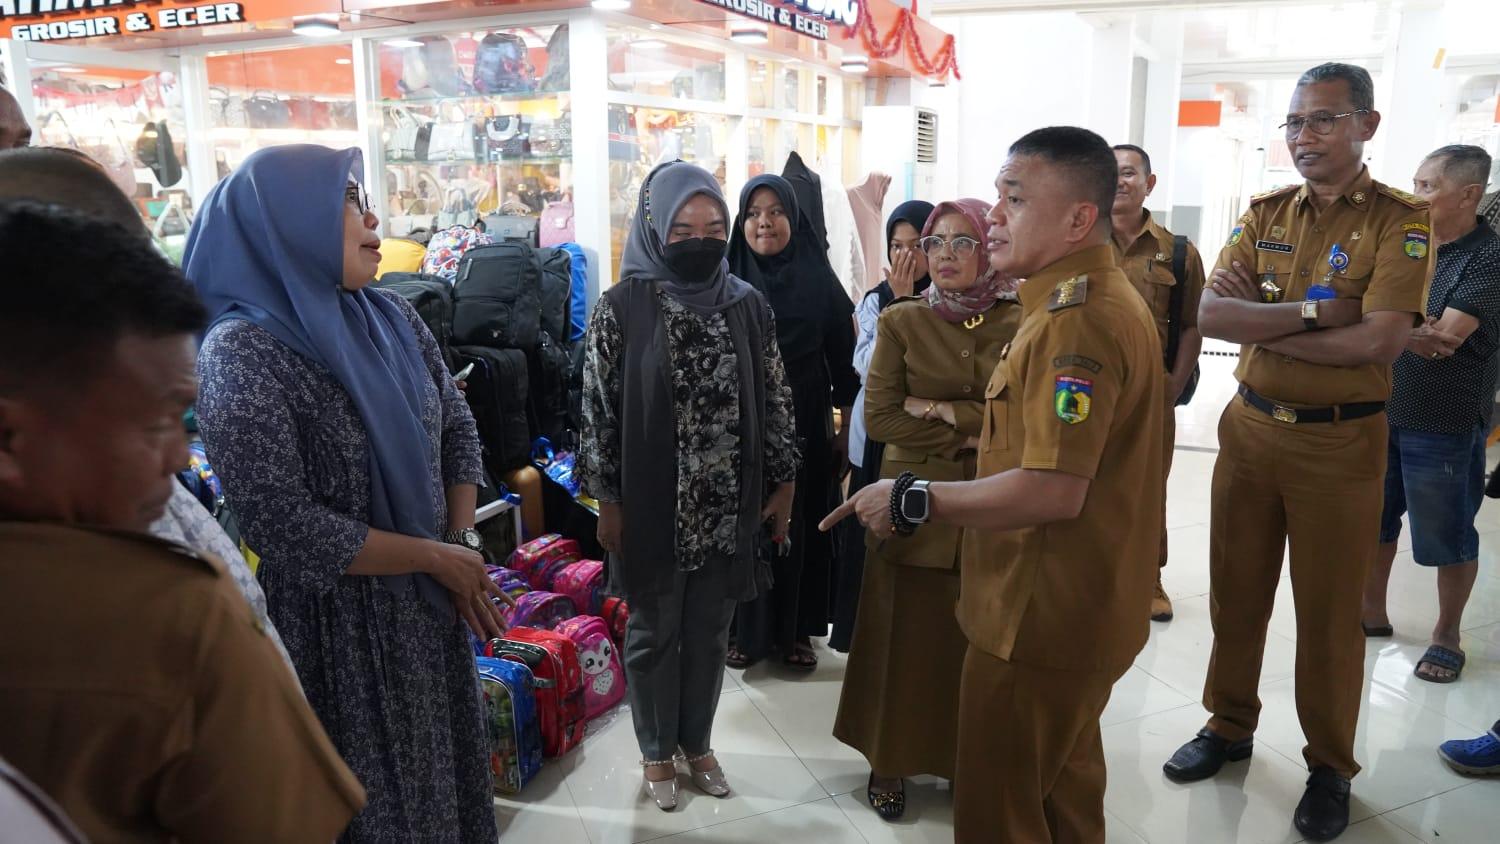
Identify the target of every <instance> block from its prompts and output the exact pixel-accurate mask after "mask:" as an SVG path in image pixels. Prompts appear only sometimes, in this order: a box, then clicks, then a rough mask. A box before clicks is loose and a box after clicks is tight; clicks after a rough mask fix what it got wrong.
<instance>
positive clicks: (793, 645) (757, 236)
mask: <svg viewBox="0 0 1500 844" xmlns="http://www.w3.org/2000/svg"><path fill="white" fill-rule="evenodd" d="M729 268H730V271H731V272H732V273H734V274H735V275H737V276H739V277H740V278H743V279H744V280H745V281H747V282H749V283H750V284H751V285H753V286H754V287H755V288H756V289H757V290H760V291H761V292H762V293H764V294H765V296H766V298H767V299H769V300H770V302H771V310H772V311H773V312H774V313H775V315H776V339H777V344H778V345H779V346H780V348H781V357H782V360H783V361H785V362H786V369H787V377H788V380H789V381H790V383H791V387H792V401H793V404H794V406H795V412H796V419H797V438H798V440H799V442H800V444H801V446H802V456H803V460H802V469H801V471H800V472H799V473H798V475H797V500H796V504H795V506H794V508H793V511H792V513H793V515H792V526H791V534H790V542H791V544H790V547H789V549H786V550H784V551H783V553H782V554H781V555H779V556H778V557H777V560H776V565H775V585H774V586H773V587H772V589H771V594H770V595H768V596H762V597H761V598H760V599H759V600H757V601H756V602H754V603H751V604H745V605H742V606H741V607H740V611H739V620H738V622H737V624H736V625H735V632H736V641H735V645H734V647H733V648H732V649H731V651H730V654H729V660H728V661H729V665H730V666H731V667H736V668H742V667H745V666H747V665H750V664H751V663H754V662H756V661H758V660H760V659H763V658H765V656H766V655H767V654H769V653H770V652H771V651H772V650H776V651H779V652H780V653H781V655H782V659H783V661H784V662H785V663H786V664H787V665H789V666H791V667H793V668H798V669H802V670H808V671H810V670H812V669H813V668H816V667H817V664H818V659H817V656H816V655H815V654H814V653H813V649H812V640H811V637H813V636H826V635H827V634H828V619H829V615H830V613H829V607H830V605H831V603H832V602H831V595H830V593H831V590H832V568H833V553H834V548H833V541H832V538H831V536H830V535H829V534H825V533H821V532H819V531H818V530H817V527H816V526H817V524H818V521H819V520H820V519H822V518H823V516H824V515H826V514H827V513H828V512H829V508H830V507H835V506H837V500H836V495H837V491H838V490H837V484H838V482H839V480H840V479H841V478H842V477H843V475H844V473H845V472H846V471H847V467H848V453H849V420H850V419H851V416H852V410H851V409H852V406H853V404H854V397H855V395H856V394H857V393H858V392H859V376H858V374H856V373H855V371H854V321H853V318H852V317H853V314H854V304H853V303H852V302H850V301H849V297H848V295H847V294H846V293H845V292H844V288H843V285H842V284H840V283H839V279H838V276H836V275H835V274H834V272H833V267H832V266H830V265H829V263H828V255H827V252H826V250H825V249H824V247H823V245H822V242H821V239H820V238H819V236H818V234H817V232H816V231H814V229H813V224H812V221H811V220H810V219H808V217H807V216H806V215H804V214H803V213H802V212H801V209H800V208H799V206H798V203H797V196H796V192H795V191H794V190H793V188H792V185H791V183H790V182H788V181H787V180H786V179H784V178H782V177H780V176H774V175H765V176H757V177H756V178H754V179H751V180H750V182H749V183H748V184H746V185H745V188H744V190H743V191H741V192H740V210H739V215H738V217H736V218H735V221H734V230H733V232H732V233H731V235H730V242H729ZM835 407H837V408H840V409H841V410H842V416H843V419H844V424H843V429H842V430H841V431H838V432H837V433H835V431H834V426H833V409H834V408H835ZM782 547H783V548H786V546H782Z"/></svg>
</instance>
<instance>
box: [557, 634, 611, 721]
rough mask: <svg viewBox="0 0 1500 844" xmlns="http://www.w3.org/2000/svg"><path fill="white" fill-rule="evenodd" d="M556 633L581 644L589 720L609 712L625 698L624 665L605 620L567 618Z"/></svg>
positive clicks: (579, 649) (580, 658)
mask: <svg viewBox="0 0 1500 844" xmlns="http://www.w3.org/2000/svg"><path fill="white" fill-rule="evenodd" d="M557 632H558V633H561V634H562V635H564V636H567V637H568V638H569V639H572V640H573V644H575V645H577V646H578V666H579V668H580V669H581V670H582V671H583V711H584V717H586V718H588V719H589V720H593V719H595V718H598V717H599V716H600V715H603V714H604V713H606V712H608V711H609V710H610V709H611V708H613V707H614V706H615V704H617V703H619V702H620V701H621V700H623V699H624V697H625V667H624V666H623V665H622V664H621V663H620V655H619V654H618V653H617V652H616V651H615V643H614V641H613V640H611V639H610V637H609V628H608V627H606V626H605V625H604V619H602V618H597V617H595V616H592V615H580V616H578V617H576V618H570V619H568V620H567V621H564V622H563V623H562V624H561V625H560V626H559V627H558V628H557Z"/></svg>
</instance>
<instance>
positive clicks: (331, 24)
mask: <svg viewBox="0 0 1500 844" xmlns="http://www.w3.org/2000/svg"><path fill="white" fill-rule="evenodd" d="M292 32H294V33H296V34H298V35H301V36H303V37H304V38H333V37H335V36H337V35H338V34H339V24H338V21H337V20H330V19H328V18H308V19H306V20H300V21H296V22H294V23H293V24H292Z"/></svg>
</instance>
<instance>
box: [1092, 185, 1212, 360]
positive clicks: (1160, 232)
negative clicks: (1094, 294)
mask: <svg viewBox="0 0 1500 844" xmlns="http://www.w3.org/2000/svg"><path fill="white" fill-rule="evenodd" d="M1145 214H1146V228H1145V229H1143V230H1142V231H1141V233H1140V235H1139V236H1138V237H1136V239H1135V240H1134V242H1132V243H1128V244H1121V243H1120V241H1119V240H1115V239H1111V240H1110V244H1111V245H1112V246H1114V249H1115V264H1117V265H1118V266H1119V267H1120V269H1121V270H1122V271H1123V272H1124V273H1125V277H1126V278H1128V279H1130V286H1131V287H1134V288H1135V292H1137V293H1139V294H1141V298H1142V299H1144V300H1145V302H1146V307H1147V308H1148V309H1149V310H1150V311H1151V317H1152V319H1154V320H1156V333H1157V339H1158V340H1159V341H1160V342H1161V347H1162V351H1163V353H1165V351H1166V348H1167V333H1168V330H1167V329H1168V327H1169V326H1170V325H1171V317H1172V314H1171V310H1172V309H1171V304H1172V288H1173V287H1176V286H1177V278H1176V276H1173V275H1172V248H1173V246H1175V244H1174V242H1173V241H1174V236H1173V234H1172V233H1171V232H1170V231H1168V230H1167V229H1166V227H1165V226H1162V225H1161V224H1159V223H1157V222H1156V220H1154V219H1152V217H1151V212H1150V211H1147V212H1145ZM1183 282H1184V283H1185V284H1186V285H1187V287H1186V288H1185V289H1184V290H1183V291H1182V313H1181V314H1180V316H1179V317H1178V318H1179V320H1180V322H1179V325H1180V328H1179V331H1181V330H1186V329H1188V328H1192V327H1194V326H1196V325H1197V324H1198V300H1199V299H1201V298H1203V283H1204V278H1203V257H1202V256H1201V255H1199V254H1198V247H1196V246H1194V245H1193V244H1192V242H1191V241H1190V242H1189V243H1188V244H1187V262H1186V263H1185V265H1184V267H1183ZM1172 363H1174V361H1167V360H1165V358H1163V364H1164V365H1165V367H1166V369H1167V371H1169V372H1170V371H1171V368H1172V367H1171V364H1172Z"/></svg>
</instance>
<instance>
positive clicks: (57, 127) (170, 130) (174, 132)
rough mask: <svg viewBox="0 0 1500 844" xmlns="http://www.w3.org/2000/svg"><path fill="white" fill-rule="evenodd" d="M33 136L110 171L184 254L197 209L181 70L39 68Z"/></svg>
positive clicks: (172, 249)
mask: <svg viewBox="0 0 1500 844" xmlns="http://www.w3.org/2000/svg"><path fill="white" fill-rule="evenodd" d="M31 93H32V97H33V98H34V101H35V104H36V122H35V126H34V127H33V128H34V136H33V141H32V143H34V144H36V145H38V146H56V147H67V148H69V149H75V150H78V151H79V152H82V153H85V154H87V155H88V156H89V157H90V158H92V159H94V160H95V161H97V162H99V164H100V165H101V166H102V167H103V168H104V169H105V171H107V172H108V173H109V175H110V178H111V180H113V181H114V183H115V184H116V185H118V186H119V188H120V190H121V191H123V192H124V193H125V195H126V196H129V197H131V198H132V199H133V200H134V201H135V203H136V206H137V207H138V208H139V209H140V211H141V215H142V217H144V218H145V220H146V224H147V226H148V227H150V228H151V229H152V230H153V232H154V233H155V234H156V236H157V238H158V240H159V241H161V242H163V244H164V245H165V246H166V247H167V252H168V254H170V255H172V256H173V257H174V258H180V255H181V248H182V246H183V245H184V244H185V242H186V239H187V227H188V224H189V222H190V220H191V215H192V199H191V196H190V195H189V193H188V190H187V186H188V183H189V179H188V173H187V150H186V148H185V141H186V140H187V129H186V126H185V123H184V112H183V103H182V88H181V86H180V84H179V80H178V78H177V76H176V75H175V74H172V73H165V72H163V73H152V72H149V71H139V70H126V69H111V68H95V67H89V68H77V67H66V68H60V69H57V70H52V69H46V68H41V69H37V70H36V71H35V72H34V73H33V74H32V81H31Z"/></svg>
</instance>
